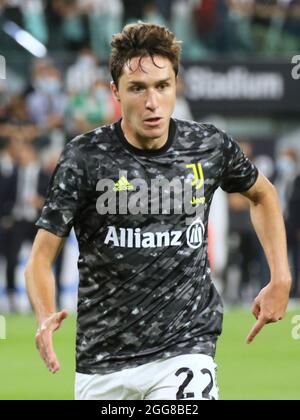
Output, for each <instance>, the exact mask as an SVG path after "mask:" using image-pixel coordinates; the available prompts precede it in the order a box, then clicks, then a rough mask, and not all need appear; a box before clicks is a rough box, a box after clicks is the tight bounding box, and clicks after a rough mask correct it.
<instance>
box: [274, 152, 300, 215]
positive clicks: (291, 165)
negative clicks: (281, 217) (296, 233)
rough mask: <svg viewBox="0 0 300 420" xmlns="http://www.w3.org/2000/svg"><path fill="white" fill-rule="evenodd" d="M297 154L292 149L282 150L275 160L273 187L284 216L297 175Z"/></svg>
mask: <svg viewBox="0 0 300 420" xmlns="http://www.w3.org/2000/svg"><path fill="white" fill-rule="evenodd" d="M297 165H298V154H297V151H296V150H295V149H293V148H288V149H284V150H282V151H281V153H280V154H279V156H278V158H277V162H276V168H277V177H276V181H275V185H276V188H277V191H278V194H279V199H280V203H281V207H282V210H283V213H284V214H285V215H286V210H287V203H288V201H289V199H290V196H291V192H292V188H293V183H294V180H295V177H296V175H297Z"/></svg>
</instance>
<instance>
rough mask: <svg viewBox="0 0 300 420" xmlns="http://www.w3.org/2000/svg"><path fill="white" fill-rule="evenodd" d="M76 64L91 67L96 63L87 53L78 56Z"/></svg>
mask: <svg viewBox="0 0 300 420" xmlns="http://www.w3.org/2000/svg"><path fill="white" fill-rule="evenodd" d="M78 64H79V65H80V66H82V67H93V66H94V65H95V64H96V63H95V60H94V58H93V57H91V56H89V55H82V56H81V57H79V58H78Z"/></svg>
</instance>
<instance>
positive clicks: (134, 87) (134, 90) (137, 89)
mask: <svg viewBox="0 0 300 420" xmlns="http://www.w3.org/2000/svg"><path fill="white" fill-rule="evenodd" d="M131 90H132V92H136V93H138V92H141V91H142V90H143V87H142V86H133V87H132V88H131Z"/></svg>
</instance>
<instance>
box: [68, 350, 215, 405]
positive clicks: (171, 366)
mask: <svg viewBox="0 0 300 420" xmlns="http://www.w3.org/2000/svg"><path fill="white" fill-rule="evenodd" d="M216 370H217V366H216V364H215V362H214V360H213V358H212V357H210V356H205V355H202V354H187V355H182V356H176V357H171V358H169V359H163V360H158V361H155V362H151V363H147V364H144V365H141V366H138V367H136V368H132V369H125V370H122V371H119V372H114V373H110V374H108V375H85V374H82V373H76V380H75V399H76V400H217V399H218V394H219V393H218V386H217V381H216Z"/></svg>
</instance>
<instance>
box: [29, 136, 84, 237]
mask: <svg viewBox="0 0 300 420" xmlns="http://www.w3.org/2000/svg"><path fill="white" fill-rule="evenodd" d="M87 182H88V178H87V170H86V167H85V163H84V160H83V157H82V155H81V150H80V148H78V147H76V143H75V146H74V143H73V142H70V143H69V144H68V145H67V146H66V148H65V150H64V151H63V153H62V155H61V157H60V160H59V162H58V165H57V167H56V169H55V171H54V173H53V175H52V178H51V180H50V184H49V187H48V192H47V198H46V201H45V205H44V207H43V210H42V213H41V216H40V218H39V220H38V221H37V223H36V226H38V227H39V228H42V229H45V230H48V231H50V232H51V233H53V234H55V235H57V236H61V237H65V236H68V235H69V233H70V230H71V229H72V227H73V224H74V219H75V217H76V214H77V212H78V211H79V210H80V208H81V207H82V206H84V203H85V200H86V192H87Z"/></svg>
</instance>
